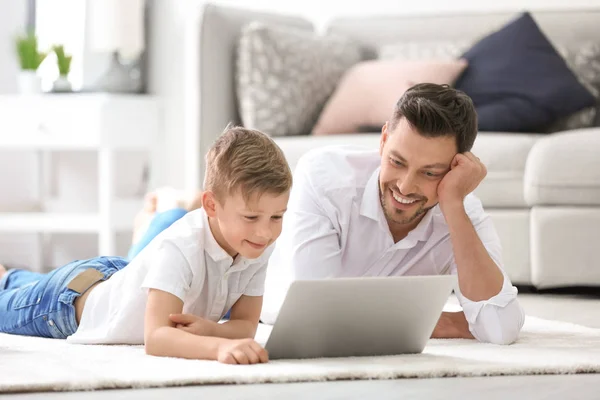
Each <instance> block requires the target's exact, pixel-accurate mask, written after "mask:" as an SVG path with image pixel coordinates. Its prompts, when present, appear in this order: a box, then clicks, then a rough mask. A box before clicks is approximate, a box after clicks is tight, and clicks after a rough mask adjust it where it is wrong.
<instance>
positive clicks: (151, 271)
mask: <svg viewBox="0 0 600 400" xmlns="http://www.w3.org/2000/svg"><path fill="white" fill-rule="evenodd" d="M144 262H147V263H150V266H149V267H148V273H147V274H146V277H145V278H144V281H143V282H142V288H144V289H158V290H162V291H164V292H167V293H171V294H172V295H174V296H177V297H178V298H179V299H181V301H185V297H186V295H187V293H188V292H189V290H190V287H191V284H192V278H193V274H192V269H191V267H190V264H189V262H188V261H187V259H186V258H185V257H184V255H183V254H182V253H181V250H180V249H179V248H178V247H177V246H176V245H175V244H174V243H172V242H170V241H164V242H162V243H161V244H160V246H158V247H157V248H156V249H155V250H153V251H152V252H150V253H147V254H146V260H144Z"/></svg>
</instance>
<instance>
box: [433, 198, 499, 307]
mask: <svg viewBox="0 0 600 400" xmlns="http://www.w3.org/2000/svg"><path fill="white" fill-rule="evenodd" d="M443 213H444V216H445V218H446V222H447V223H448V228H449V230H450V240H451V241H452V249H453V252H454V261H455V263H456V266H457V270H458V271H457V272H458V285H459V287H460V291H461V293H462V294H463V296H465V297H466V298H468V299H469V300H471V301H481V300H488V299H490V298H492V297H494V296H496V295H497V294H498V293H500V290H501V289H502V284H503V282H504V275H503V274H502V271H500V268H498V265H496V263H495V262H494V260H492V257H490V254H489V253H488V251H487V249H486V248H485V246H484V245H483V242H482V241H481V239H480V238H479V236H478V235H477V231H476V230H475V227H474V226H473V224H472V222H471V219H470V218H469V216H468V215H467V212H466V211H465V208H464V205H463V203H461V204H460V206H457V205H455V206H454V207H452V208H445V209H444V211H443Z"/></svg>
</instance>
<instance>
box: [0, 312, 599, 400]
mask: <svg viewBox="0 0 600 400" xmlns="http://www.w3.org/2000/svg"><path fill="white" fill-rule="evenodd" d="M260 329H261V331H260V332H259V334H258V335H259V336H257V339H258V340H259V341H262V342H264V338H265V337H266V335H268V331H269V328H268V327H266V326H261V328H260ZM261 337H262V339H263V340H261ZM586 372H600V329H592V328H586V327H583V326H579V325H573V324H569V323H563V322H556V321H548V320H542V319H538V318H533V317H528V318H527V319H526V322H525V326H524V328H523V331H522V333H521V336H520V339H519V340H518V342H517V343H515V344H513V345H510V346H498V345H491V344H482V343H477V342H475V341H472V340H430V341H429V343H428V345H427V347H426V348H425V350H424V352H423V353H422V354H413V355H400V356H387V357H362V358H340V359H314V360H287V361H272V362H270V363H268V364H263V365H254V366H231V365H223V364H219V363H218V362H216V361H193V360H181V359H174V358H158V357H151V356H147V355H145V354H144V350H143V348H142V347H141V346H81V345H69V344H67V343H65V342H64V341H61V340H52V339H39V338H28V337H21V336H12V335H6V334H0V393H2V392H4V393H6V392H26V391H65V390H89V389H106V388H141V387H160V386H175V385H191V384H218V383H263V382H300V381H326V380H341V379H394V378H433V377H449V376H486V375H523V374H572V373H586Z"/></svg>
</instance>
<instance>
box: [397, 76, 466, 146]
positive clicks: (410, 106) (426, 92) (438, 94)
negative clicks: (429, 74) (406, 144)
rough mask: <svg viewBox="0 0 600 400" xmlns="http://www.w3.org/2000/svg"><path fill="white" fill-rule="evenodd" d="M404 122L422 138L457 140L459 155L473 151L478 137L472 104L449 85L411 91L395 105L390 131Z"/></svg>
mask: <svg viewBox="0 0 600 400" xmlns="http://www.w3.org/2000/svg"><path fill="white" fill-rule="evenodd" d="M402 118H405V119H406V121H407V122H408V123H409V124H410V126H412V127H413V128H414V129H416V130H417V131H418V132H419V133H420V134H421V135H423V136H426V137H437V136H454V137H455V138H456V148H457V149H458V152H459V153H464V152H466V151H471V148H472V147H473V143H474V142H475V138H476V137H477V112H476V111H475V107H474V105H473V101H472V100H471V98H470V97H469V96H467V95H466V94H465V93H464V92H461V91H460V90H456V89H453V88H451V87H450V86H448V85H436V84H434V83H420V84H417V85H415V86H413V87H411V88H410V89H408V90H407V91H406V92H404V94H403V95H402V97H400V100H398V103H397V104H396V108H395V109H394V114H393V115H392V119H391V120H390V124H389V125H390V126H389V128H390V129H389V130H390V131H393V130H394V129H395V128H396V126H397V125H398V122H400V120H401V119H402Z"/></svg>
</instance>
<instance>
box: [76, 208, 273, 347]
mask: <svg viewBox="0 0 600 400" xmlns="http://www.w3.org/2000/svg"><path fill="white" fill-rule="evenodd" d="M273 247H274V245H271V246H269V247H268V248H267V249H266V250H265V252H264V253H263V254H262V255H261V256H260V257H259V258H256V259H246V258H243V257H241V256H237V257H236V259H235V260H234V259H233V258H232V257H231V256H230V255H229V254H227V252H225V250H223V249H222V248H221V247H220V246H219V244H218V243H217V242H216V240H215V239H214V237H213V235H212V232H211V230H210V227H209V225H208V217H207V216H206V213H205V212H204V210H203V209H198V210H195V211H192V212H190V213H188V214H186V215H185V216H183V217H182V218H181V219H180V220H178V221H176V222H175V223H174V224H173V225H171V226H170V227H169V228H167V229H166V230H165V231H163V232H162V233H160V234H159V235H158V236H157V237H156V238H155V239H154V240H153V241H152V242H151V243H150V244H149V245H148V246H147V247H146V248H145V249H144V250H142V252H140V254H139V255H138V256H137V257H135V258H134V259H133V260H132V261H131V263H129V265H127V266H126V267H125V268H123V269H122V270H120V271H118V272H116V273H115V274H113V275H112V276H111V277H110V278H109V279H108V280H107V281H105V282H103V283H101V284H100V285H98V286H96V288H94V290H93V291H92V292H91V293H90V295H89V297H88V298H87V300H86V303H85V308H84V310H83V314H82V316H81V321H80V324H79V327H78V329H77V331H76V332H75V333H74V334H73V335H71V336H69V337H68V338H67V342H70V343H81V344H143V343H144V314H145V312H146V301H147V297H148V296H147V295H148V289H150V288H153V289H160V290H163V291H165V292H169V293H171V294H173V295H175V296H177V297H178V298H180V299H181V300H182V301H183V312H184V313H187V314H194V315H197V316H200V317H202V318H206V319H209V320H212V321H218V320H219V319H221V317H223V316H224V315H225V314H226V313H227V311H228V310H229V309H230V308H231V306H233V304H234V303H235V302H236V301H237V300H238V299H239V298H240V297H241V296H242V295H247V296H262V295H263V291H264V281H265V276H266V268H267V261H268V259H269V256H270V254H271V253H272V251H273Z"/></svg>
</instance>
